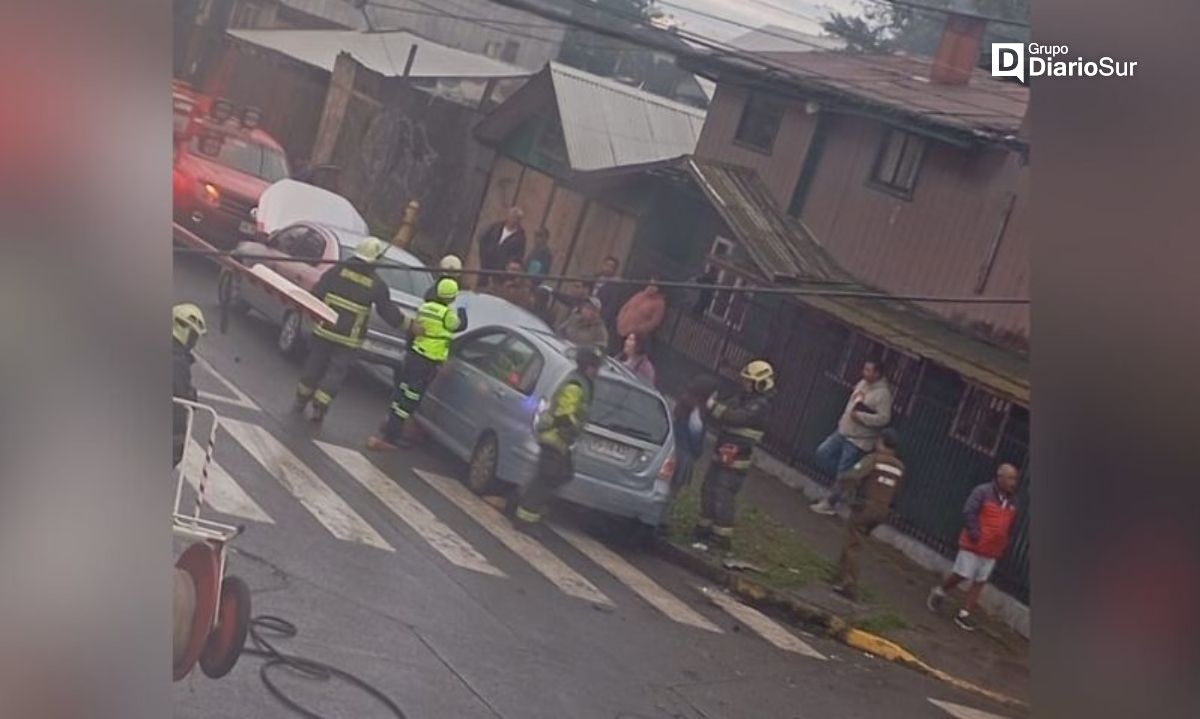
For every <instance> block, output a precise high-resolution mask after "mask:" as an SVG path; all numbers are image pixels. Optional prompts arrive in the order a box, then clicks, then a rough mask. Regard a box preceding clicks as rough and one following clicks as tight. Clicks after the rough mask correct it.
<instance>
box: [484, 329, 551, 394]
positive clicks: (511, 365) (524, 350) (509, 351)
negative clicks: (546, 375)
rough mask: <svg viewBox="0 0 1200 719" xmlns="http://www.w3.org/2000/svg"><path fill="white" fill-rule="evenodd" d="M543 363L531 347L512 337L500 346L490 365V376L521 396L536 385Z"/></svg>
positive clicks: (539, 354)
mask: <svg viewBox="0 0 1200 719" xmlns="http://www.w3.org/2000/svg"><path fill="white" fill-rule="evenodd" d="M544 363H545V361H544V360H543V359H542V354H541V353H540V352H538V351H537V348H535V347H534V346H533V345H531V344H529V343H528V342H526V341H525V340H523V339H521V338H520V337H516V336H512V337H509V338H508V339H507V340H505V342H504V344H503V345H501V347H500V351H499V352H497V353H496V360H495V362H494V364H493V365H492V371H491V373H490V374H491V375H492V376H493V377H495V378H496V379H498V380H500V381H501V382H503V383H504V384H506V385H508V386H509V387H512V388H513V389H515V390H517V391H518V392H520V393H522V394H529V393H530V392H532V391H533V388H534V387H535V386H536V385H537V380H538V376H539V375H540V374H541V373H542V366H543V364H544Z"/></svg>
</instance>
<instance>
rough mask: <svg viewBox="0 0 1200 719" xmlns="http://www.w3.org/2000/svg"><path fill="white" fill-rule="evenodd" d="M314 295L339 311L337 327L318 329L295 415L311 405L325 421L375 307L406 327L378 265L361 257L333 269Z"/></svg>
mask: <svg viewBox="0 0 1200 719" xmlns="http://www.w3.org/2000/svg"><path fill="white" fill-rule="evenodd" d="M312 293H313V295H315V296H316V297H317V298H318V299H320V300H321V301H322V302H324V303H325V304H326V305H328V306H329V307H330V308H331V309H333V310H334V311H336V312H337V314H338V318H337V322H335V323H334V324H333V326H332V327H326V326H325V325H323V324H320V325H317V326H316V327H314V328H313V342H312V347H311V348H310V350H309V354H308V360H307V361H306V362H305V364H304V371H303V373H302V374H301V375H300V383H299V384H297V385H296V405H295V409H296V411H303V409H304V407H305V406H306V405H307V404H308V403H309V402H310V401H311V402H312V403H313V409H314V412H315V414H314V419H318V420H319V419H321V418H323V417H324V416H325V413H326V412H327V411H328V410H329V405H330V404H331V403H332V402H333V398H334V397H336V396H337V393H338V390H340V389H341V388H342V383H343V382H344V381H345V380H346V373H347V372H349V370H350V364H351V363H352V362H353V361H354V356H355V354H356V353H357V351H358V349H359V348H360V347H362V343H363V337H364V336H366V334H367V321H368V320H369V319H370V318H371V307H374V308H375V309H376V310H377V311H378V312H379V316H380V317H382V318H383V319H384V320H385V321H386V322H387V323H388V324H390V325H392V326H393V327H403V326H404V324H405V318H404V315H403V314H401V312H400V310H399V309H398V308H397V307H396V306H395V305H394V304H392V301H391V296H390V295H389V293H388V287H387V285H386V284H384V282H383V280H381V279H380V278H379V275H377V274H376V273H375V268H374V266H373V265H372V264H371V263H370V262H367V261H366V260H362V259H359V258H357V257H354V258H351V259H349V260H347V261H346V263H345V264H344V265H334V266H333V267H331V268H329V269H328V270H326V271H325V273H324V274H323V275H321V279H319V280H317V284H316V287H314V288H313V292H312Z"/></svg>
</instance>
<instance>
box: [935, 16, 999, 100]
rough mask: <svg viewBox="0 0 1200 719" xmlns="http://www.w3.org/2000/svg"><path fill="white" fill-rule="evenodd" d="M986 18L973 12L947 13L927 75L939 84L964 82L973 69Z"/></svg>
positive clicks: (968, 78)
mask: <svg viewBox="0 0 1200 719" xmlns="http://www.w3.org/2000/svg"><path fill="white" fill-rule="evenodd" d="M985 29H987V20H985V19H984V18H981V17H977V16H975V15H967V14H963V13H957V12H951V13H947V14H946V25H945V27H943V28H942V39H941V42H939V43H938V49H937V54H936V55H934V57H933V65H932V66H931V67H930V69H929V79H930V80H932V81H933V82H935V83H938V84H940V85H966V84H967V83H968V82H970V81H971V73H973V72H975V63H976V62H978V60H979V48H980V46H981V45H982V44H983V31H984V30H985Z"/></svg>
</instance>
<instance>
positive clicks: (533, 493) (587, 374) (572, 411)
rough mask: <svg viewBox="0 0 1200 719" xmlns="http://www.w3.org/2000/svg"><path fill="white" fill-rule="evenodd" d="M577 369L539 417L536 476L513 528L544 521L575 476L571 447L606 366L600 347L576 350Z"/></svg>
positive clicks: (521, 500)
mask: <svg viewBox="0 0 1200 719" xmlns="http://www.w3.org/2000/svg"><path fill="white" fill-rule="evenodd" d="M575 364H576V370H575V371H574V372H571V373H570V374H569V375H567V378H566V379H565V380H563V382H562V384H560V385H559V386H558V389H557V390H555V391H554V396H553V397H552V398H551V399H550V403H549V405H548V406H547V407H546V408H545V409H544V410H542V411H541V412H540V413H538V415H537V419H536V420H535V422H534V430H535V431H536V432H537V439H538V463H537V474H536V475H535V476H534V478H533V480H532V481H530V483H529V484H527V485H526V486H525V488H524V490H523V491H522V492H521V496H520V498H519V499H518V500H517V504H516V510H515V512H514V516H513V520H514V521H513V525H514V526H515V527H516V528H517V529H520V530H522V531H528V530H529V529H531V528H532V527H535V526H537V525H538V524H540V523H541V521H542V516H543V515H544V514H545V512H546V505H547V504H548V503H549V501H550V497H551V496H552V495H553V494H554V493H555V492H556V491H557V490H558V489H559V487H561V486H562V485H564V484H566V483H567V482H569V481H571V479H572V478H574V476H575V467H574V463H573V462H572V461H571V447H572V446H573V445H574V444H575V440H577V439H578V438H579V435H580V434H582V433H583V424H584V421H585V420H586V418H587V412H588V407H589V406H590V405H591V403H592V391H593V383H594V382H595V379H596V375H597V374H599V372H600V367H601V365H603V364H604V352H603V350H601V349H600V348H599V347H593V346H590V345H589V346H584V347H578V348H576V349H575Z"/></svg>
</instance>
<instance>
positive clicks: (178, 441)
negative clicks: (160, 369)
mask: <svg viewBox="0 0 1200 719" xmlns="http://www.w3.org/2000/svg"><path fill="white" fill-rule="evenodd" d="M195 361H196V357H195V355H193V354H192V351H191V350H190V349H188V348H187V346H186V345H184V344H183V343H181V342H180V341H179V340H177V339H172V340H171V375H172V390H171V394H172V396H174V397H178V398H179V399H186V400H188V401H189V402H195V401H196V387H195V385H193V384H192V363H193V362H195ZM172 410H173V411H172V432H171V434H172V445H173V449H174V459H175V462H174V463H175V464H179V460H181V459H183V449H184V446H185V445H186V444H187V436H188V434H187V429H188V428H187V418H188V411H187V409H185V408H183V407H181V406H179V405H177V404H176V405H174V406H173V407H172Z"/></svg>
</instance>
